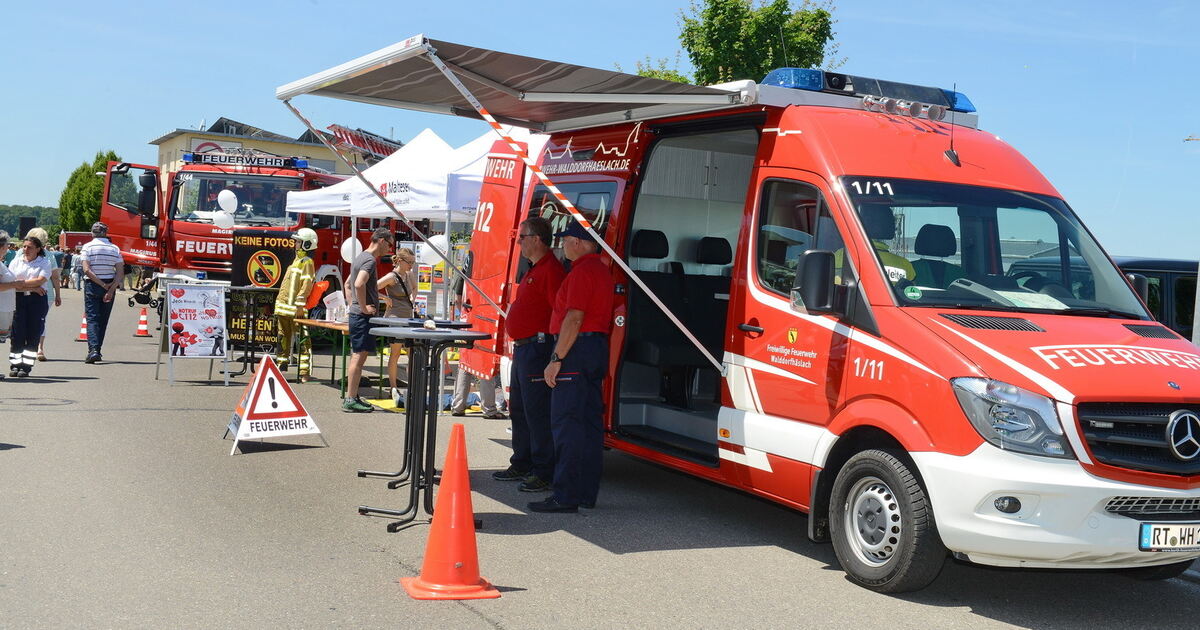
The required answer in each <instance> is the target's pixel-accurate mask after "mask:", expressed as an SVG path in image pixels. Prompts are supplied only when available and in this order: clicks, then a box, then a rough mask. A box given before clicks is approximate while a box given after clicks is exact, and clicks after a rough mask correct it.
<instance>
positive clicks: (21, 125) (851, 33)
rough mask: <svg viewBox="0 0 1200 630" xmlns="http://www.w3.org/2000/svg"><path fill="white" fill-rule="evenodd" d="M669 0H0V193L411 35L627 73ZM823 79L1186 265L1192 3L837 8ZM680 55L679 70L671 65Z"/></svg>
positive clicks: (263, 121)
mask: <svg viewBox="0 0 1200 630" xmlns="http://www.w3.org/2000/svg"><path fill="white" fill-rule="evenodd" d="M685 1H686V0H666V1H663V0H640V1H628V0H609V1H608V2H603V3H596V2H588V3H574V2H566V3H564V2H560V3H545V4H542V3H532V2H522V3H507V2H475V1H473V0H459V1H457V2H438V3H414V2H395V1H393V2H354V1H345V2H334V1H331V0H294V1H291V2H275V1H258V0H255V1H251V2H237V3H234V2H224V1H218V2H203V3H190V4H189V3H164V2H137V1H124V2H119V3H101V2H87V3H83V2H74V1H69V2H41V3H26V2H23V3H15V4H14V5H12V6H9V7H7V8H6V9H5V16H4V18H5V19H4V20H3V22H2V23H0V60H3V66H2V67H3V69H2V70H0V76H2V77H3V80H4V83H5V89H4V91H3V96H0V112H2V113H3V116H0V125H2V126H0V131H2V137H3V146H4V147H5V148H4V150H3V151H0V203H22V204H36V205H51V206H53V205H56V204H57V202H58V196H59V193H60V192H61V190H62V187H63V185H64V183H65V182H66V178H67V176H68V174H69V173H70V172H71V170H73V169H74V168H75V167H76V166H78V165H79V163H80V162H82V161H84V160H88V161H90V159H91V157H92V156H93V155H94V154H95V152H96V151H97V150H99V149H110V148H111V149H114V150H116V151H117V152H118V153H119V154H120V155H121V156H122V157H123V158H124V159H126V160H128V161H136V162H144V163H153V161H154V159H155V147H153V146H151V145H148V144H147V141H149V140H151V139H153V138H155V137H157V136H159V135H162V134H163V133H166V132H167V131H170V130H172V129H175V128H179V127H195V126H197V125H199V124H200V122H201V121H202V120H205V121H208V122H210V123H211V122H212V121H214V120H216V119H217V118H218V117H220V116H227V117H230V118H233V119H236V120H240V121H242V122H245V123H249V124H252V125H256V126H259V127H263V128H265V129H269V130H271V131H276V132H279V133H283V134H287V135H291V136H297V135H299V134H300V133H301V132H302V131H303V127H302V126H301V124H300V123H299V121H297V120H296V119H295V118H293V117H292V115H291V114H290V113H289V112H288V111H287V110H286V109H285V108H284V107H283V106H282V105H281V104H280V103H279V102H277V101H276V100H275V98H274V90H275V87H277V86H279V85H282V84H284V83H288V82H290V81H293V80H295V79H298V78H300V77H303V76H306V75H309V74H311V73H314V72H316V71H318V70H323V69H325V68H328V67H330V66H333V65H337V64H339V63H341V62H343V61H347V60H349V59H351V58H353V57H356V56H359V55H361V54H364V53H367V52H370V51H373V50H376V49H378V48H382V47H384V46H387V45H389V44H392V43H395V42H397V41H400V40H401V39H404V38H405V37H407V36H409V35H412V34H416V33H425V34H427V35H429V36H431V37H434V38H437V39H444V40H448V41H453V42H459V43H463V44H470V45H476V46H481V47H486V48H493V49H496V50H502V51H506V52H513V53H520V54H525V55H530V56H535V57H542V58H547V59H555V60H561V61H568V62H572V63H577V64H582V65H590V66H596V67H600V68H612V67H613V64H621V65H622V66H623V67H624V68H625V69H627V70H631V69H633V67H634V64H635V62H636V61H637V60H639V59H643V58H645V57H646V56H647V55H649V56H651V57H653V58H659V57H669V58H672V59H673V58H674V56H675V53H676V51H677V50H678V49H679V46H678V40H677V34H678V28H677V23H678V17H677V16H678V13H679V9H680V8H681V7H682V6H684V4H685ZM835 17H836V18H837V20H838V23H837V25H836V31H837V41H838V42H839V45H840V48H839V51H838V54H839V56H842V57H845V58H846V63H845V65H844V66H842V68H840V69H841V70H843V71H845V72H850V73H853V74H860V75H866V76H873V77H878V78H885V79H893V80H898V81H904V82H910V83H919V84H924V85H936V86H942V87H949V86H950V85H951V84H954V83H957V85H958V89H959V90H960V91H962V92H964V93H966V94H967V95H968V96H969V97H970V98H971V99H972V100H973V101H974V103H975V105H976V107H977V108H979V110H980V126H981V127H982V128H984V129H987V130H989V131H991V132H994V133H996V134H997V135H999V136H1000V137H1002V138H1004V139H1005V140H1006V141H1008V142H1009V143H1011V144H1012V145H1013V146H1015V147H1016V148H1017V149H1019V150H1020V151H1021V152H1023V153H1024V154H1025V155H1026V156H1027V157H1028V158H1029V159H1030V160H1031V161H1032V162H1033V163H1034V164H1035V165H1036V166H1037V167H1038V168H1039V169H1041V171H1042V172H1043V173H1044V174H1045V175H1046V176H1047V177H1048V178H1049V179H1050V181H1051V182H1052V183H1053V184H1054V185H1055V186H1056V187H1057V188H1058V190H1059V191H1060V192H1061V193H1062V194H1063V196H1064V197H1065V198H1066V200H1067V201H1068V202H1069V203H1070V204H1071V205H1072V206H1073V207H1074V208H1075V210H1076V211H1077V212H1078V213H1079V214H1080V215H1081V216H1082V217H1083V219H1084V221H1085V222H1086V223H1087V224H1088V225H1089V226H1090V227H1091V229H1092V231H1093V232H1094V233H1096V235H1097V236H1098V237H1099V239H1100V241H1101V243H1102V244H1104V246H1105V247H1106V249H1108V251H1109V252H1110V253H1113V254H1116V255H1121V254H1124V255H1147V256H1166V257H1175V258H1193V259H1194V258H1196V257H1198V256H1200V245H1198V244H1197V242H1198V241H1200V238H1198V237H1200V230H1198V229H1197V228H1200V218H1198V217H1197V210H1198V209H1200V208H1198V206H1200V204H1198V203H1197V198H1198V197H1200V195H1198V194H1197V192H1196V190H1195V187H1196V182H1197V179H1198V178H1197V175H1200V142H1184V141H1183V139H1184V138H1185V137H1188V136H1198V137H1200V115H1198V114H1197V111H1200V107H1198V103H1200V87H1197V82H1196V66H1197V64H1198V63H1200V37H1197V31H1196V29H1197V25H1200V3H1197V2H1190V1H1153V0H1151V1H1147V2H1141V3H1133V4H1130V3H1126V2H1112V1H1109V0H1102V1H1092V2H1053V1H1049V2H1047V1H1045V0H1043V1H1040V2H1018V1H1012V2H992V3H974V2H961V3H945V2H926V1H924V0H907V1H905V2H894V1H892V2H878V1H875V0H870V1H859V0H841V1H840V2H839V3H838V6H837V9H836V11H835ZM685 63H686V62H685ZM296 104H297V105H298V106H299V107H300V108H301V110H302V111H304V112H305V113H306V114H307V115H308V116H309V117H310V119H311V120H312V121H313V122H314V123H315V124H316V125H317V126H319V127H325V126H326V125H329V124H331V123H339V124H343V125H347V126H350V127H363V128H366V129H370V130H373V131H376V132H378V133H383V134H385V135H386V134H389V133H392V134H394V137H396V138H398V139H400V140H405V141H407V140H408V139H410V138H412V137H413V136H414V135H416V134H417V133H418V132H419V131H420V130H421V129H423V128H425V127H432V128H433V129H434V130H435V131H437V132H438V133H439V134H440V135H442V136H443V137H444V138H445V139H446V140H447V141H448V142H450V143H451V144H454V145H457V144H461V143H463V142H466V141H467V140H469V139H471V138H474V137H475V136H477V135H479V134H480V133H483V131H485V130H486V127H485V126H484V125H483V123H480V122H477V121H466V120H453V119H450V118H448V117H442V116H434V115H427V114H415V113H408V112H403V111H399V110H391V109H386V108H381V107H373V106H368V105H360V104H355V103H346V102H341V101H336V100H332V99H324V98H319V97H301V98H298V99H296Z"/></svg>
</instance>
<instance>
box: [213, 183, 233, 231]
mask: <svg viewBox="0 0 1200 630" xmlns="http://www.w3.org/2000/svg"><path fill="white" fill-rule="evenodd" d="M221 192H229V191H225V190H223V191H221ZM229 194H230V196H232V195H233V193H229ZM213 225H215V226H217V227H219V228H221V229H222V230H228V229H230V228H232V227H233V215H232V214H230V213H228V212H214V213H213Z"/></svg>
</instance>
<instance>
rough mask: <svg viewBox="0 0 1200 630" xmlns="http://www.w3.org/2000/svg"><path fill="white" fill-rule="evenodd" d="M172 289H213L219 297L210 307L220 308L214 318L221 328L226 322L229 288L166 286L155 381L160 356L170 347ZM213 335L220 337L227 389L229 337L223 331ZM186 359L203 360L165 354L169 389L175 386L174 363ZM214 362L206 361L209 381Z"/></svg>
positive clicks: (213, 359)
mask: <svg viewBox="0 0 1200 630" xmlns="http://www.w3.org/2000/svg"><path fill="white" fill-rule="evenodd" d="M172 289H176V290H183V291H188V290H189V289H190V290H207V291H209V292H210V293H211V292H212V291H213V290H214V289H215V290H216V292H217V293H218V294H219V296H220V297H219V298H218V299H217V304H215V305H212V306H213V308H214V309H216V307H217V306H218V305H219V306H220V308H219V309H216V310H217V311H219V314H218V315H216V316H215V317H216V318H217V319H219V321H220V323H221V325H222V327H223V325H224V324H225V323H226V321H227V320H226V317H225V313H226V304H228V302H229V287H227V286H224V285H221V284H215V285H214V283H208V282H191V283H173V284H168V285H166V286H165V287H164V289H163V290H164V298H163V299H164V300H166V305H167V308H164V309H163V316H162V323H161V325H162V327H161V329H160V331H159V334H160V336H161V339H160V342H159V347H158V356H157V357H156V359H155V366H154V378H155V380H157V379H158V366H159V363H160V362H161V359H162V354H163V353H164V352H166V351H167V349H168V347H169V346H170V345H171V344H170V343H169V342H168V340H169V339H170V336H171V329H170V328H169V324H168V322H169V321H170V312H171V310H172V303H171V297H172V296H173V294H172V292H171V291H172ZM214 334H220V335H221V336H220V348H221V357H220V359H221V366H222V370H221V371H222V373H223V374H224V375H225V376H224V386H225V387H229V335H228V331H224V332H221V333H214ZM188 358H192V359H194V358H201V359H203V358H205V357H195V356H193V357H188V356H179V357H176V356H175V355H174V354H173V353H168V354H167V385H168V386H171V387H174V386H175V361H176V360H178V359H188ZM215 362H216V358H210V359H209V360H208V380H209V381H212V375H213V374H212V372H213V364H214V363H215Z"/></svg>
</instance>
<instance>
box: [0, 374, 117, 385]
mask: <svg viewBox="0 0 1200 630" xmlns="http://www.w3.org/2000/svg"><path fill="white" fill-rule="evenodd" d="M97 378H99V377H98V376H38V375H36V374H30V375H29V376H26V377H23V378H20V379H13V378H12V377H9V379H12V380H14V381H18V382H21V383H70V382H71V381H94V380H96V379H97ZM6 380H8V379H6Z"/></svg>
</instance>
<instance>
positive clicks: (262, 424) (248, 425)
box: [229, 355, 324, 449]
mask: <svg viewBox="0 0 1200 630" xmlns="http://www.w3.org/2000/svg"><path fill="white" fill-rule="evenodd" d="M229 432H230V433H233V435H234V448H235V449H236V448H237V441H238V440H250V439H257V438H268V437H280V436H284V435H306V434H310V433H318V434H319V433H320V432H321V430H320V429H319V428H317V423H316V422H315V421H314V420H313V418H312V416H310V415H309V414H308V410H306V409H305V408H304V404H303V403H301V402H300V399H299V398H298V397H297V396H296V392H294V391H292V388H291V386H290V385H288V382H287V379H285V378H284V377H283V374H282V373H281V372H280V371H279V367H278V366H276V365H275V361H273V360H272V359H271V357H270V355H264V356H263V358H262V361H261V362H260V363H259V364H258V370H257V371H256V372H255V374H254V378H253V379H252V380H251V381H250V383H249V384H248V385H246V389H245V390H243V391H242V398H241V400H240V401H238V405H237V409H236V410H235V411H234V412H233V417H232V418H231V419H230V421H229ZM322 439H324V438H323V437H322Z"/></svg>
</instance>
